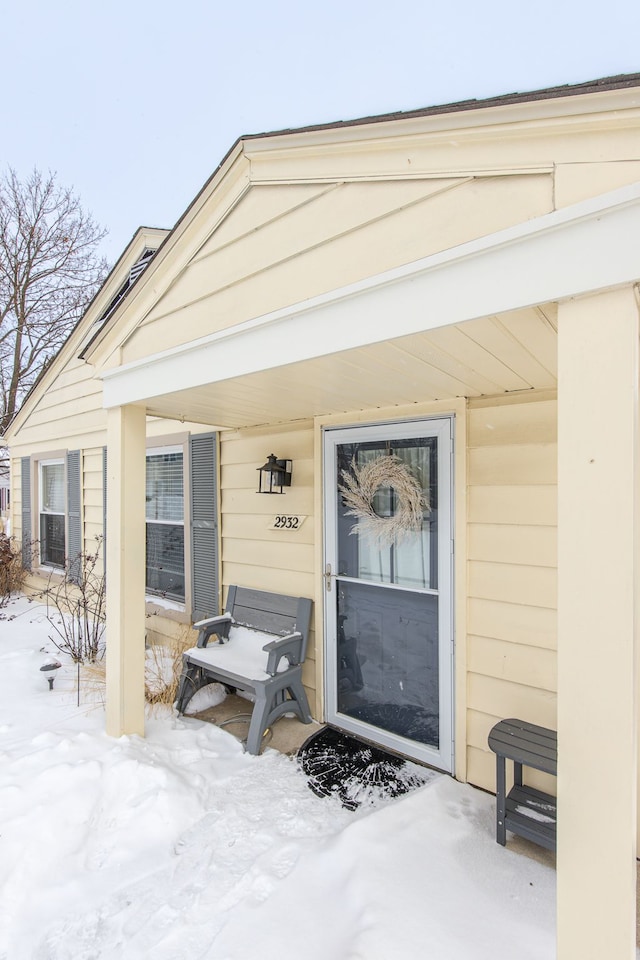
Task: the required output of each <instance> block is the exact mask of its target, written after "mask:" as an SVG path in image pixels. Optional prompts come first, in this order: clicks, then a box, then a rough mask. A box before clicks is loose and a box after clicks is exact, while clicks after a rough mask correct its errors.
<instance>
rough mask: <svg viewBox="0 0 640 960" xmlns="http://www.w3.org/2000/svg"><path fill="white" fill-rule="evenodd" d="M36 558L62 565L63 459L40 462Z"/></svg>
mask: <svg viewBox="0 0 640 960" xmlns="http://www.w3.org/2000/svg"><path fill="white" fill-rule="evenodd" d="M39 490H40V506H39V513H40V560H41V562H42V563H44V564H46V565H47V566H51V567H64V560H65V507H66V496H65V464H64V460H41V461H40V483H39Z"/></svg>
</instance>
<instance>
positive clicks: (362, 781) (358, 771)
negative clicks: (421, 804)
mask: <svg viewBox="0 0 640 960" xmlns="http://www.w3.org/2000/svg"><path fill="white" fill-rule="evenodd" d="M298 760H299V763H300V765H301V767H302V769H303V771H304V773H305V774H306V776H307V777H308V780H309V786H310V788H311V789H312V790H313V792H314V793H315V794H317V796H319V797H338V799H339V800H340V802H341V803H342V806H343V807H346V808H347V810H356V809H357V808H358V807H359V806H360V805H361V804H365V803H374V802H375V801H376V800H379V799H382V798H385V797H399V796H401V795H402V794H404V793H408V792H409V791H410V790H415V788H416V787H422V786H424V784H425V783H428V782H429V781H430V780H432V779H433V778H434V777H436V776H438V773H437V771H435V770H430V769H428V768H427V767H421V766H420V765H419V764H417V763H413V762H412V761H411V760H405V759H404V757H398V756H396V755H395V754H392V753H387V752H386V751H385V750H382V749H380V748H379V747H374V746H372V745H371V744H368V743H366V742H365V741H363V740H358V739H357V737H352V736H351V735H350V734H348V733H343V732H342V731H341V730H336V729H335V728H334V727H323V728H322V730H319V731H318V732H317V733H314V734H313V735H312V736H311V737H309V739H308V740H306V741H305V742H304V743H303V744H302V746H301V747H300V749H299V750H298Z"/></svg>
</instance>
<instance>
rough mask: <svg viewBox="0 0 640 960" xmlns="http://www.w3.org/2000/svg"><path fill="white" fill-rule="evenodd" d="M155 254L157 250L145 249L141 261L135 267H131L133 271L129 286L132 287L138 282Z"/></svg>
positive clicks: (130, 273)
mask: <svg viewBox="0 0 640 960" xmlns="http://www.w3.org/2000/svg"><path fill="white" fill-rule="evenodd" d="M154 253H155V250H149V248H148V247H147V248H145V250H144V251H143V253H142V256H141V257H140V259H139V260H137V261H136V262H135V263H134V265H133V266H132V267H131V270H130V271H129V286H131V285H132V284H133V283H135V282H136V280H137V279H138V277H139V276H140V274H141V273H142V271H143V270H144V269H145V267H146V266H147V264H148V263H149V260H150V259H151V257H152V256H153V255H154Z"/></svg>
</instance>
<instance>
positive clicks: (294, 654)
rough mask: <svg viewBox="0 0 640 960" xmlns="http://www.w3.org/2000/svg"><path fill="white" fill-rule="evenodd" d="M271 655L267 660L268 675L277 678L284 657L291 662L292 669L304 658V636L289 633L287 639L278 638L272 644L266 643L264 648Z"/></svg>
mask: <svg viewBox="0 0 640 960" xmlns="http://www.w3.org/2000/svg"><path fill="white" fill-rule="evenodd" d="M262 649H263V650H264V651H265V653H268V654H269V658H268V660H267V673H268V674H269V675H270V676H272V677H275V675H276V673H277V672H278V665H279V663H280V661H281V660H282V658H283V657H286V658H287V660H288V661H289V666H290V667H295V666H297V664H299V663H300V661H301V658H302V634H301V633H298V632H296V633H289V634H287V636H286V637H278V638H277V640H272V641H271V642H270V643H265V645H264V647H263V648H262Z"/></svg>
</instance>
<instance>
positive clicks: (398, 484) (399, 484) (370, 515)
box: [338, 456, 429, 547]
mask: <svg viewBox="0 0 640 960" xmlns="http://www.w3.org/2000/svg"><path fill="white" fill-rule="evenodd" d="M342 481H343V482H342V483H341V484H339V485H338V489H339V491H340V493H341V494H342V498H343V500H344V503H345V505H346V506H347V507H348V508H349V509H348V510H347V515H348V516H352V517H356V519H357V521H358V522H357V523H355V524H354V525H353V527H352V528H351V530H350V531H349V533H362V534H363V535H364V536H366V537H369V538H370V539H371V540H372V541H373V542H374V543H375V544H376V545H377V546H378V547H386V546H390V545H391V544H392V543H398V542H400V541H401V540H402V539H403V538H404V537H406V536H407V535H408V534H409V533H417V532H418V531H420V530H421V529H422V515H423V511H424V510H425V509H426V510H428V509H429V502H428V500H427V498H426V497H425V495H424V493H423V491H422V487H421V486H420V483H419V482H418V480H417V479H416V478H415V477H414V476H413V475H412V474H411V473H410V472H409V468H408V467H407V465H406V464H405V463H404V462H403V461H402V460H401V459H400V458H399V457H396V456H383V457H377V458H376V459H375V460H371V461H369V463H365V464H363V466H361V467H358V466H357V464H356V462H355V460H354V461H352V463H351V470H343V471H342ZM381 487H393V489H394V491H395V494H396V497H397V507H396V510H395V513H394V515H393V516H392V517H380V516H379V515H378V514H377V513H376V511H375V509H374V507H373V498H374V497H375V495H376V493H377V491H378V490H379V489H380V488H381Z"/></svg>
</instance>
